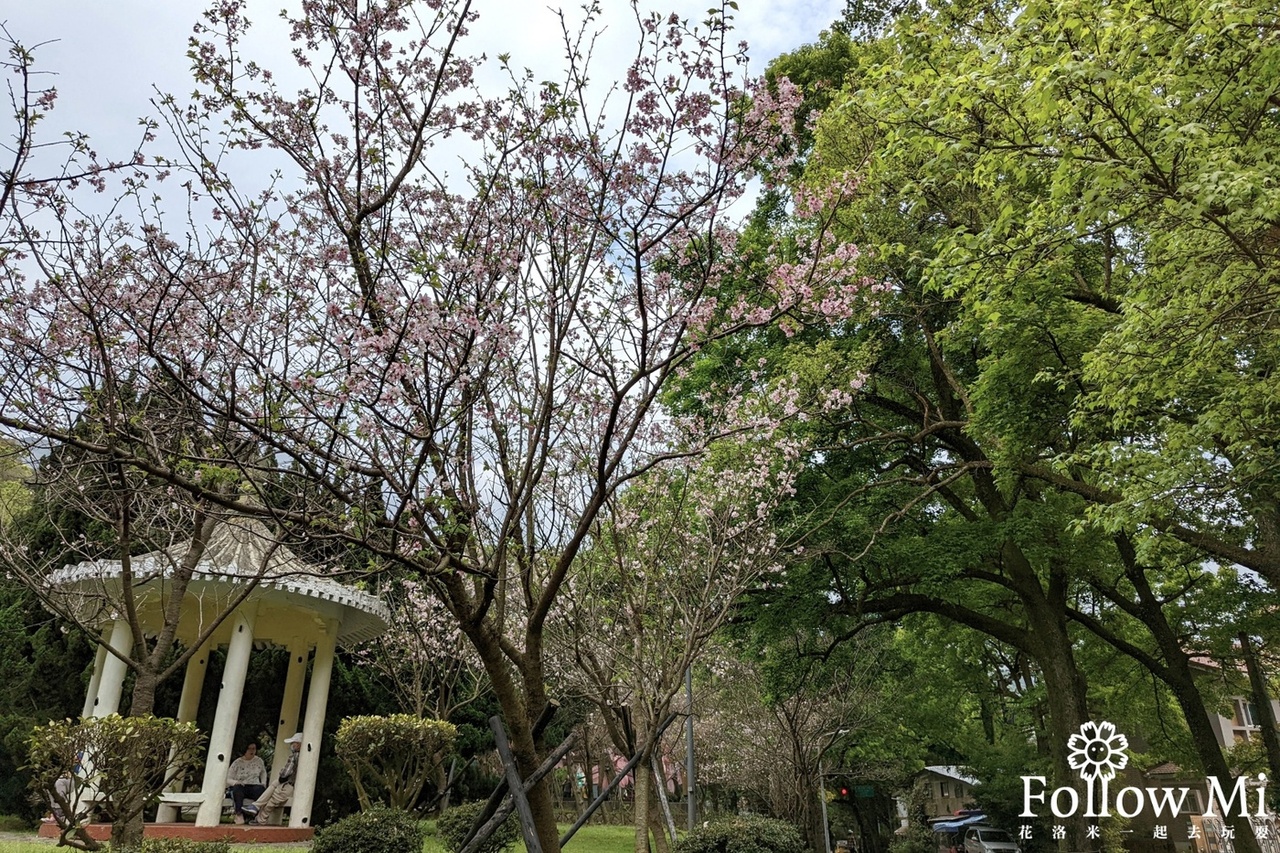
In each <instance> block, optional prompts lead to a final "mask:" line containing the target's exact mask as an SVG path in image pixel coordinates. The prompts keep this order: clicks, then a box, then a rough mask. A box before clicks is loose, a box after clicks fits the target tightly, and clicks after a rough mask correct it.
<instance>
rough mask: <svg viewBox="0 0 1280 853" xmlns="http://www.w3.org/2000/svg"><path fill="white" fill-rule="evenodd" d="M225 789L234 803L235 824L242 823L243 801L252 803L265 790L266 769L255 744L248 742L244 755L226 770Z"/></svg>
mask: <svg viewBox="0 0 1280 853" xmlns="http://www.w3.org/2000/svg"><path fill="white" fill-rule="evenodd" d="M227 787H228V788H230V789H231V802H233V803H235V812H236V816H235V820H236V823H244V810H243V809H244V801H245V800H248V801H249V802H253V801H254V800H256V799H257V798H258V797H261V796H262V792H263V791H265V790H267V768H266V765H264V764H263V763H262V759H261V758H259V757H258V745H257V744H256V743H254V742H252V741H250V742H249V744H248V745H247V746H245V748H244V755H242V756H240V757H239V758H237V759H236V760H235V761H233V762H231V766H230V767H229V768H227Z"/></svg>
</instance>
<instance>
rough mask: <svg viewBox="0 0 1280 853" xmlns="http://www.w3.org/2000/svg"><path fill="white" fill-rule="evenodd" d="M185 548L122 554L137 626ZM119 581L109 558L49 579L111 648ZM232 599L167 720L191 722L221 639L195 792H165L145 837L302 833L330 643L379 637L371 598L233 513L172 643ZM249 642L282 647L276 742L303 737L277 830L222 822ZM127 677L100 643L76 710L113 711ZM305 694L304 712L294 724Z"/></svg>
mask: <svg viewBox="0 0 1280 853" xmlns="http://www.w3.org/2000/svg"><path fill="white" fill-rule="evenodd" d="M187 546H188V543H183V544H180V545H177V546H174V547H171V548H168V549H164V550H161V551H155V552H152V553H149V554H143V555H140V556H138V557H134V558H132V560H131V563H132V571H133V576H134V579H135V581H134V594H135V596H136V597H137V600H138V604H137V613H138V618H139V620H140V621H141V623H142V627H143V630H144V632H146V633H149V634H150V633H154V632H156V631H158V630H159V629H160V626H161V625H162V624H163V616H162V613H161V606H162V601H163V598H162V596H163V590H164V586H165V582H166V580H167V579H170V578H172V576H173V571H172V567H173V566H175V565H177V564H178V563H179V562H180V561H181V559H182V557H183V555H184V554H185V553H186V551H187ZM121 577H122V567H121V564H120V561H119V560H97V561H93V562H84V563H80V564H78V565H75V566H67V567H65V568H63V569H60V570H58V571H57V572H54V573H53V574H52V575H51V576H50V578H49V583H50V585H51V587H52V588H53V591H54V592H55V593H56V594H58V595H59V596H60V597H61V598H62V599H63V601H64V602H65V603H66V604H67V605H68V606H70V607H72V608H74V609H75V610H76V611H77V612H78V615H79V616H80V617H81V619H82V620H83V621H85V622H88V623H91V624H96V625H97V626H98V627H99V628H100V629H101V630H102V633H103V636H107V634H108V632H109V635H110V636H109V639H108V642H109V643H110V644H111V646H112V647H113V648H117V649H123V648H126V647H128V646H129V645H130V644H131V642H132V635H131V632H130V629H129V623H128V621H127V620H126V619H123V618H118V617H117V615H116V613H114V612H111V611H110V609H109V608H108V607H106V606H104V605H105V603H107V602H111V601H119V596H120V592H121V589H122V583H121ZM143 579H146V580H145V582H142V581H143ZM254 580H256V581H257V585H256V586H255V587H253V588H252V590H251V591H249V593H248V594H247V595H245V590H246V587H248V586H249V585H250V584H252V582H253V581H254ZM240 596H244V599H243V601H240V602H239V603H238V604H235V609H234V610H233V611H232V612H231V613H230V614H229V615H228V616H227V617H226V618H225V619H224V620H223V621H222V623H221V624H220V625H219V626H218V628H217V629H216V630H215V631H214V632H213V634H212V635H211V636H210V637H209V638H208V639H207V640H206V641H205V643H204V645H203V646H202V647H201V648H200V649H199V650H197V652H196V653H195V654H193V655H192V656H191V659H190V661H189V662H188V664H187V668H186V675H185V678H184V680H183V684H182V695H181V699H180V701H179V704H178V713H177V719H178V720H179V721H181V722H190V721H193V720H195V717H196V710H197V708H198V707H199V704H200V696H201V691H202V688H203V685H204V680H205V672H206V669H207V667H208V663H209V653H210V652H211V651H212V650H214V649H217V648H219V647H226V649H227V653H226V663H225V665H224V666H223V671H222V677H221V679H220V682H221V685H220V687H219V690H218V702H217V710H216V712H215V715H214V721H213V728H212V730H211V731H210V732H209V747H208V756H207V759H206V761H205V769H204V777H203V781H202V783H201V785H200V789H199V791H178V790H174V791H170V792H166V794H165V795H164V797H163V798H162V801H161V805H160V807H159V812H158V814H157V819H156V821H155V823H152V824H147V825H146V828H145V830H144V831H145V834H146V836H147V837H175V836H176V837H187V838H197V839H198V838H224V837H231V838H232V839H233V840H235V841H252V840H271V841H293V840H304V839H307V838H310V837H311V835H312V832H313V830H312V827H311V806H312V802H313V800H314V798H315V789H316V778H317V774H318V772H319V758H320V740H321V737H322V734H323V730H324V715H325V707H326V705H327V703H328V698H329V680H330V676H331V674H332V672H333V659H334V653H335V651H336V648H337V647H338V646H342V647H343V648H349V647H351V646H354V645H356V644H358V643H362V642H365V641H367V640H370V639H373V638H374V637H377V636H378V635H380V634H382V633H383V632H384V631H385V630H386V628H387V624H388V620H389V614H388V611H387V608H386V605H384V604H383V603H382V601H381V600H380V599H378V598H376V597H375V596H372V595H369V594H368V593H365V592H362V591H360V590H357V589H352V588H351V587H348V586H344V585H343V584H341V583H338V582H337V581H336V580H334V579H333V578H332V577H328V576H326V575H325V574H324V573H323V572H322V570H320V569H319V568H317V567H315V566H312V565H309V564H307V563H305V562H304V561H303V560H302V559H301V558H299V557H298V556H297V555H296V554H295V553H294V552H293V551H291V550H289V549H288V548H287V547H285V546H283V545H281V544H279V542H278V540H277V538H276V537H275V536H273V535H272V534H271V533H270V531H269V530H267V528H266V526H265V525H263V524H262V523H261V522H260V521H257V520H256V519H249V518H243V517H236V518H230V519H227V520H225V521H222V522H221V523H219V524H218V526H217V527H216V528H215V530H214V532H213V534H212V535H211V536H210V538H209V542H208V544H207V545H206V547H205V550H204V553H203V554H202V555H201V558H200V561H199V563H197V565H196V569H195V572H194V574H193V576H192V579H191V582H190V584H189V586H188V588H187V594H186V595H185V596H184V598H183V602H182V612H181V616H180V618H179V622H178V631H177V638H178V640H179V642H181V643H182V644H184V645H185V646H187V647H190V646H191V644H193V643H194V642H196V640H197V639H198V638H199V635H200V634H201V632H202V631H203V630H204V629H205V628H206V627H207V626H208V625H209V624H210V623H211V622H213V621H214V620H215V619H216V618H217V617H218V616H220V615H221V614H223V613H224V612H226V610H227V609H228V608H229V607H231V606H232V604H233V603H234V602H235V600H236V599H237V598H239V597H240ZM255 645H257V646H259V647H261V646H264V645H274V646H280V647H283V648H286V649H288V651H289V669H288V674H287V675H286V677H285V684H284V700H283V702H282V703H281V707H280V714H279V718H278V725H277V728H276V743H277V744H282V743H284V741H285V739H286V738H288V737H290V736H291V735H293V734H294V733H295V732H298V731H300V732H301V733H302V736H303V740H302V748H301V750H300V753H299V756H298V769H297V775H296V777H295V782H294V791H293V800H292V806H291V808H290V811H289V822H288V826H287V827H272V826H254V825H252V824H249V825H234V824H222V823H221V820H222V811H223V799H224V792H225V790H226V780H227V769H228V768H229V767H230V765H231V762H232V761H233V760H234V759H235V758H236V755H235V753H234V741H235V736H236V724H237V722H238V720H239V717H240V705H241V701H242V699H243V698H244V685H245V678H246V676H247V674H248V672H249V664H250V658H251V656H252V653H253V650H254V647H255ZM313 650H314V657H313V660H312V662H311V677H310V680H309V683H307V677H306V676H307V659H308V657H309V656H311V655H312V651H313ZM126 674H127V667H126V666H125V664H124V661H122V660H120V659H119V658H118V657H116V656H115V655H113V654H111V653H110V652H108V651H107V648H106V646H104V645H100V646H99V647H98V654H97V658H96V660H95V661H94V667H93V677H92V678H91V680H90V682H89V689H88V691H87V693H86V695H85V701H84V711H83V716H85V717H104V716H107V715H109V714H113V713H118V712H119V706H120V699H121V694H122V690H123V686H124V680H125V675H126ZM304 692H305V694H306V697H307V701H306V711H305V718H303V719H302V721H301V725H299V716H300V714H302V713H303V711H302V697H303V694H304ZM287 755H288V750H287V749H283V750H282V749H279V748H277V749H276V750H275V753H274V755H273V758H272V766H271V768H270V776H269V778H270V779H274V778H276V774H277V773H279V772H280V769H281V767H282V766H283V765H284V762H285V760H286V758H287ZM183 808H187V809H191V808H194V809H195V810H196V815H195V822H194V824H190V823H180V822H179V819H180V812H181V810H182V809H183ZM93 830H101V832H100V833H99V832H96V831H95V832H94V833H93V834H95V835H98V834H101V835H102V836H103V837H106V836H107V835H108V834H109V832H110V827H109V826H107V825H105V824H104V825H102V826H95V827H92V828H91V831H93ZM49 831H52V834H53V835H55V836H56V834H57V833H56V827H53V826H44V827H42V828H41V834H42V835H47V834H50V832H49Z"/></svg>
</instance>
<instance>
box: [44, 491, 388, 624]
mask: <svg viewBox="0 0 1280 853" xmlns="http://www.w3.org/2000/svg"><path fill="white" fill-rule="evenodd" d="M190 546H191V543H190V542H189V541H187V542H180V543H177V544H175V545H171V546H169V547H168V548H162V549H159V550H157V551H152V552H150V553H147V554H141V555H139V556H136V557H133V558H131V559H130V569H131V571H132V574H133V586H134V592H135V595H136V596H137V598H138V602H139V607H138V612H139V617H140V618H141V619H143V622H144V626H146V627H148V628H158V627H159V626H160V624H162V621H163V616H162V611H161V608H162V602H163V600H164V598H165V590H166V589H167V588H169V585H170V584H171V583H172V580H173V577H174V570H175V568H176V567H177V566H178V565H180V564H181V561H182V559H183V558H184V557H185V556H186V554H187V551H188V549H189V548H190ZM123 575H124V568H123V566H122V564H121V561H120V560H94V561H86V562H82V563H78V564H76V565H74V566H65V567H63V568H61V569H59V570H57V571H55V572H53V573H52V574H51V575H50V576H49V581H48V582H49V584H50V585H51V586H52V587H54V588H55V591H56V592H57V593H59V594H60V595H61V597H62V598H63V599H64V601H65V602H66V603H67V604H68V605H69V606H70V607H72V608H73V609H74V610H76V611H77V615H79V617H80V618H81V619H82V620H84V621H87V622H105V621H107V620H109V619H114V618H115V617H116V616H118V615H119V610H120V609H121V608H120V607H119V606H118V597H119V594H120V592H121V590H122V578H123ZM254 581H256V582H257V585H256V587H255V588H254V589H253V590H252V591H251V592H250V593H249V595H248V597H247V598H246V599H245V602H246V603H248V602H253V603H256V605H257V607H258V618H257V628H255V630H254V636H255V639H258V640H264V641H268V642H275V643H279V644H282V645H287V644H288V643H289V642H290V641H291V640H295V639H300V638H305V637H306V636H309V635H313V634H314V633H315V630H316V628H317V627H318V626H322V625H323V624H324V622H326V621H328V620H330V619H334V620H336V621H337V622H338V644H339V645H341V646H344V647H351V646H353V645H356V644H358V643H361V642H364V641H366V640H370V639H373V638H374V637H377V636H378V635H380V634H381V633H383V632H384V631H385V630H386V629H387V625H388V623H389V620H390V613H389V611H388V609H387V606H386V605H385V604H384V603H383V602H382V601H381V599H379V598H377V597H376V596H373V595H370V594H368V593H366V592H363V591H362V590H358V589H355V588H352V587H349V586H346V585H344V584H342V583H339V582H338V581H337V580H336V579H335V578H334V577H332V576H331V575H329V574H328V573H326V572H325V571H324V570H323V569H322V568H320V567H318V566H314V565H311V564H309V563H307V562H305V561H304V560H303V559H302V558H301V557H299V556H298V555H297V554H296V553H294V552H293V551H292V550H291V549H289V548H288V547H287V546H285V545H283V544H280V542H279V540H278V538H277V537H276V536H275V535H274V534H272V533H271V532H270V531H269V530H268V529H267V527H266V525H264V524H263V523H262V522H261V521H259V520H257V519H254V518H249V517H244V516H237V517H233V518H228V519H225V520H223V521H220V522H219V523H218V525H217V527H216V528H215V529H214V532H213V534H212V535H211V536H210V537H209V542H208V544H207V545H206V546H205V549H204V553H202V554H201V555H200V560H199V562H198V563H197V564H196V567H195V571H194V572H193V573H192V577H191V582H190V584H189V586H188V587H187V594H186V596H184V599H183V611H182V617H181V619H180V620H179V629H178V635H179V637H180V638H182V639H183V640H184V641H187V642H190V641H191V640H192V639H194V638H195V636H197V635H198V634H199V632H200V630H201V629H202V627H203V626H204V625H207V624H208V621H209V620H211V619H213V618H216V617H217V616H218V615H219V614H221V613H222V612H224V611H225V610H226V608H227V607H228V606H230V604H231V603H232V602H233V601H234V599H235V597H236V596H237V595H238V594H240V593H242V592H243V589H244V586H245V584H247V583H252V582H254ZM230 621H231V620H226V623H225V625H224V629H225V630H229V623H230ZM214 637H215V640H216V639H217V637H218V634H217V633H215V635H214Z"/></svg>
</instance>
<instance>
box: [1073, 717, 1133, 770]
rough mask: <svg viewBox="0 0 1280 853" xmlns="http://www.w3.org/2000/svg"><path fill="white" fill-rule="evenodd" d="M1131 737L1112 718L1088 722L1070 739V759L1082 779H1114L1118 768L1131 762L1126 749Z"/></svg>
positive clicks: (1122, 767)
mask: <svg viewBox="0 0 1280 853" xmlns="http://www.w3.org/2000/svg"><path fill="white" fill-rule="evenodd" d="M1128 748H1129V739H1128V738H1127V737H1125V736H1124V735H1122V734H1120V733H1118V732H1117V731H1116V727H1115V726H1114V725H1112V724H1111V723H1108V722H1105V721H1104V722H1101V723H1094V722H1088V723H1085V724H1084V725H1082V726H1081V727H1080V732H1079V733H1078V734H1074V735H1072V736H1071V739H1070V740H1068V741H1067V749H1068V750H1070V751H1069V752H1068V753H1067V762H1068V763H1069V764H1070V765H1071V769H1072V770H1079V771H1080V778H1082V779H1114V778H1115V775H1116V771H1117V770H1123V769H1124V768H1125V765H1127V764H1128V763H1129V756H1127V755H1125V754H1124V750H1126V749H1128Z"/></svg>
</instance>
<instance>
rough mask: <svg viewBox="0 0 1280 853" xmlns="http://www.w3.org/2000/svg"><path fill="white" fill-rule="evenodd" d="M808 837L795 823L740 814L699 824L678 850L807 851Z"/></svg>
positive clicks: (736, 852) (695, 852)
mask: <svg viewBox="0 0 1280 853" xmlns="http://www.w3.org/2000/svg"><path fill="white" fill-rule="evenodd" d="M804 849H805V847H804V841H803V840H802V839H801V838H800V833H799V832H798V831H796V828H795V827H794V826H792V825H791V824H789V823H787V822H786V821H783V820H774V819H773V818H768V817H760V816H757V815H738V816H736V817H731V818H725V819H722V820H717V821H713V822H712V823H709V824H707V825H706V826H701V827H697V828H695V829H694V830H693V832H691V833H689V834H688V835H686V836H685V837H684V838H682V839H681V840H680V843H679V844H677V845H676V848H675V853H804Z"/></svg>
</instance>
